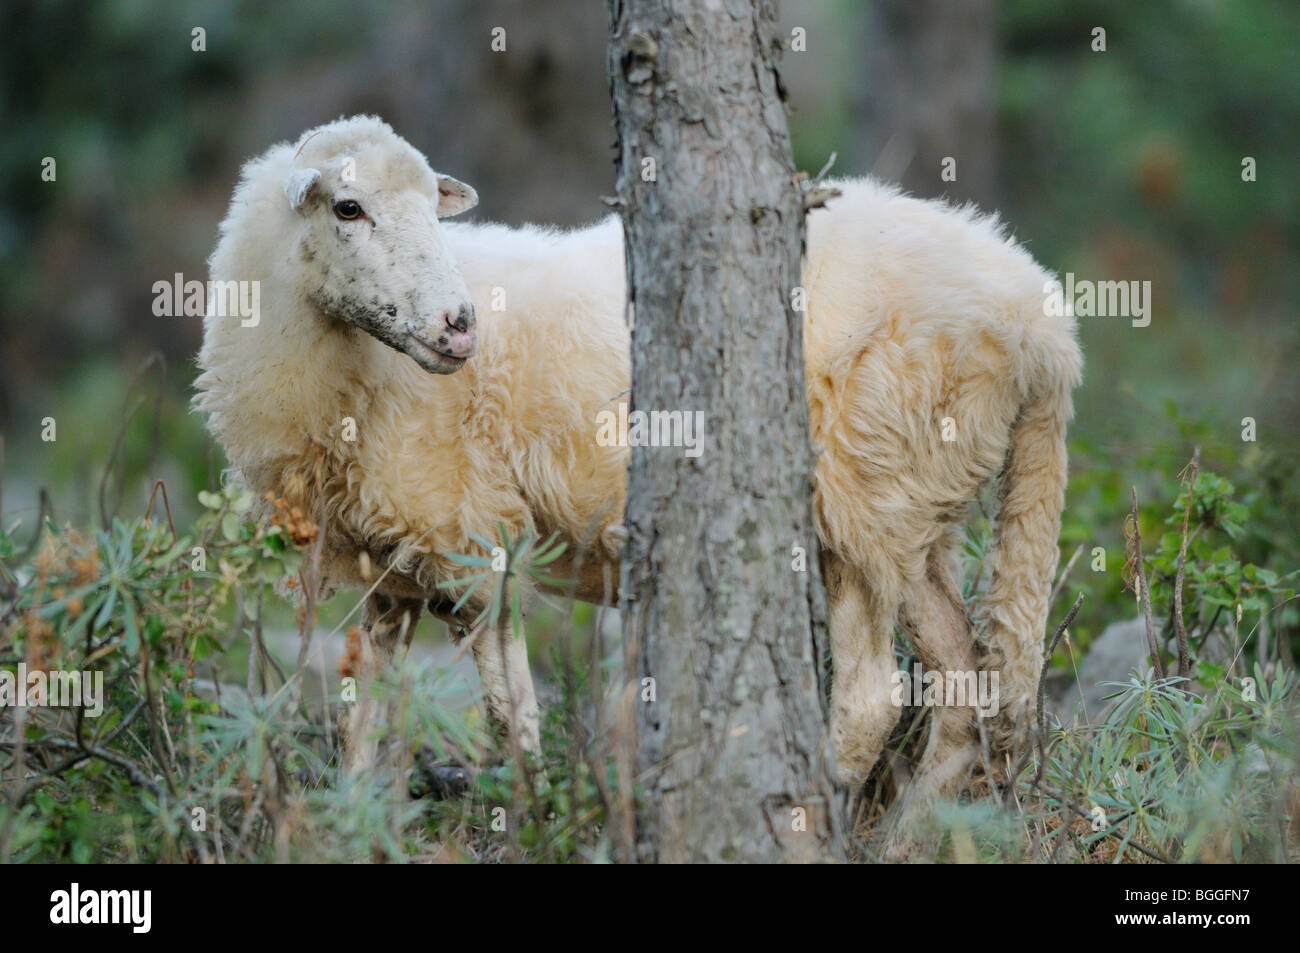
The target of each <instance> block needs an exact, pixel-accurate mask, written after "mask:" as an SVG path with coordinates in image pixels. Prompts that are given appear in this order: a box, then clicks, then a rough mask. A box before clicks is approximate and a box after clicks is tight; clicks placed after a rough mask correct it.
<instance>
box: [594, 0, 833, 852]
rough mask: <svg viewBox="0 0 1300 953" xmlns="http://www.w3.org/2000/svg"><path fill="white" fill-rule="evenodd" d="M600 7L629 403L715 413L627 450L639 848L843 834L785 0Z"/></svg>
mask: <svg viewBox="0 0 1300 953" xmlns="http://www.w3.org/2000/svg"><path fill="white" fill-rule="evenodd" d="M610 8H611V15H612V33H611V38H610V46H609V60H610V62H609V66H610V75H611V77H612V79H611V85H612V92H613V98H614V114H615V123H616V125H617V127H618V133H619V159H618V166H619V178H618V195H619V199H620V201H621V202H622V205H623V209H624V229H625V235H626V240H627V276H628V287H629V289H630V296H631V303H632V306H631V308H630V309H629V316H630V319H631V321H632V325H633V328H632V395H631V408H630V409H631V412H632V413H633V414H635V413H637V412H638V411H661V412H662V411H669V412H670V411H682V412H684V413H683V416H684V417H685V418H686V419H690V420H694V419H697V412H699V413H700V414H702V420H703V425H704V431H703V432H704V441H703V444H702V448H701V452H700V453H699V455H698V456H691V455H687V454H686V453H685V452H684V451H683V448H681V447H669V446H643V447H635V446H634V448H633V450H632V462H631V468H630V472H629V480H628V504H627V514H626V525H627V528H628V531H629V534H630V537H629V540H628V544H627V550H626V553H625V556H624V559H623V563H622V565H623V570H622V572H623V577H622V598H623V609H624V613H625V615H624V618H625V620H626V622H625V625H626V638H627V640H628V643H627V645H628V652H629V655H630V657H632V658H633V659H635V666H636V675H637V678H638V685H637V688H638V690H639V692H640V694H639V698H640V701H639V703H638V710H639V714H638V730H639V745H640V748H639V764H638V768H639V771H638V778H639V779H640V780H641V781H642V783H643V785H644V798H643V808H642V812H641V814H640V815H639V816H638V837H637V841H638V845H637V850H638V854H639V857H640V859H642V860H645V861H660V862H679V861H705V862H708V861H749V862H773V861H782V860H818V859H825V858H829V857H841V856H843V853H844V849H843V836H844V835H843V830H844V822H843V819H842V808H843V803H842V799H841V797H840V796H839V795H838V794H837V792H836V790H835V787H834V783H833V781H832V772H833V757H832V752H831V750H830V741H829V738H828V734H827V729H826V710H825V701H824V699H825V695H824V692H823V691H822V688H823V685H822V678H823V677H824V669H825V665H824V662H825V659H826V650H827V643H826V630H825V626H826V619H825V595H824V592H823V589H822V583H821V578H820V575H819V573H818V571H817V558H816V551H817V540H816V533H815V528H814V522H813V511H812V479H811V477H812V472H813V462H814V458H813V454H812V451H811V447H810V444H809V439H808V408H807V400H806V396H805V389H804V358H803V327H802V316H801V314H799V313H798V312H796V311H795V310H794V309H793V307H792V291H793V289H794V287H795V286H796V285H797V284H798V282H799V274H800V263H801V256H802V251H803V234H804V232H803V216H804V212H803V205H802V199H801V195H800V192H799V190H798V187H797V186H796V184H795V183H794V181H793V179H792V176H793V173H794V166H793V159H792V158H791V151H790V139H789V134H788V131H787V128H786V116H785V109H784V106H783V105H782V102H781V99H780V96H779V92H778V91H779V81H778V78H777V72H776V62H775V58H776V55H777V53H778V49H779V48H778V43H779V40H778V37H777V33H776V17H775V14H776V10H775V4H774V3H772V2H768V0H756V2H755V0H726V2H719V3H716V4H712V5H705V4H699V3H690V2H672V0H610ZM634 419H635V418H634ZM629 443H635V440H631V439H630V440H629ZM800 552H803V553H806V556H804V557H802V558H801V557H800V556H799V553H800ZM796 564H798V565H800V566H801V567H802V569H801V570H800V569H795V568H794V567H795V565H796Z"/></svg>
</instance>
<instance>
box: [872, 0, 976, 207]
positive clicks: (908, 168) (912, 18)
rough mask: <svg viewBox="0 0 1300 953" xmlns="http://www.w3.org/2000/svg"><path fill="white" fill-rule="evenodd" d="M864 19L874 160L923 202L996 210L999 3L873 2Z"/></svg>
mask: <svg viewBox="0 0 1300 953" xmlns="http://www.w3.org/2000/svg"><path fill="white" fill-rule="evenodd" d="M859 16H860V18H861V21H862V23H863V27H864V29H863V37H862V43H861V47H862V50H863V56H862V67H863V68H862V82H861V83H860V84H858V113H859V116H860V122H859V128H860V129H861V136H860V141H859V144H858V145H859V151H860V152H861V154H862V155H863V156H864V157H865V162H866V163H868V164H870V165H871V166H872V168H873V172H874V173H875V174H876V175H877V176H879V177H880V178H883V179H888V180H890V181H894V182H897V183H898V184H899V185H901V186H902V187H903V188H904V189H906V190H907V191H908V192H911V193H913V194H914V195H922V196H927V197H934V196H940V195H946V196H947V197H948V198H949V199H952V200H953V201H956V202H965V201H973V202H979V203H981V204H983V205H985V206H988V205H992V204H996V202H995V200H996V194H995V192H996V187H997V171H998V169H997V167H998V161H997V130H996V125H997V119H996V114H995V110H994V88H993V87H994V75H995V72H996V65H997V44H996V31H997V7H996V5H995V4H994V2H993V0H962V2H961V3H956V4H954V3H952V2H951V0H874V2H873V3H870V4H865V5H864V6H863V8H862V11H861V13H860V14H859ZM945 160H951V162H950V163H948V162H946V161H945ZM945 173H946V174H945Z"/></svg>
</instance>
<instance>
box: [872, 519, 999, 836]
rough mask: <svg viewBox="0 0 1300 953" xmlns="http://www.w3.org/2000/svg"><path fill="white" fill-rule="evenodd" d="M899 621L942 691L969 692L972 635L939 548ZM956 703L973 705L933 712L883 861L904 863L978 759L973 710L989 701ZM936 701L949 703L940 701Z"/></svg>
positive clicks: (949, 706) (973, 654)
mask: <svg viewBox="0 0 1300 953" xmlns="http://www.w3.org/2000/svg"><path fill="white" fill-rule="evenodd" d="M901 619H902V624H903V626H904V628H905V629H906V630H907V632H908V634H909V635H910V636H911V640H912V646H913V648H915V650H916V653H917V655H918V656H919V658H920V660H921V663H922V665H924V666H925V668H926V669H927V670H931V671H937V672H939V673H941V674H942V675H943V676H944V684H945V685H948V684H953V685H956V684H957V679H961V681H962V685H963V688H968V687H969V680H968V679H967V677H966V675H967V673H975V671H976V667H977V664H978V663H977V651H976V644H975V630H974V626H973V625H972V624H971V619H970V615H969V614H968V613H967V611H966V605H965V603H964V602H963V601H962V598H961V592H960V590H959V589H958V588H957V585H956V583H955V582H954V581H953V578H952V574H951V572H950V570H949V568H948V565H947V563H946V560H945V556H944V550H943V547H942V544H940V545H937V546H935V548H934V549H932V550H931V552H930V557H929V560H928V561H927V564H926V576H925V579H924V580H923V581H922V582H921V583H919V584H918V585H917V586H916V588H915V589H914V590H913V592H912V594H911V595H910V596H909V597H908V599H907V602H906V604H905V605H904V606H903V610H902V613H901ZM949 673H952V676H953V677H952V678H950V677H949ZM977 684H978V682H977ZM967 694H968V695H969V693H967ZM956 700H965V701H970V702H971V703H972V704H971V705H963V706H960V707H958V706H956V705H952V704H939V705H937V706H936V707H935V708H934V709H933V710H932V717H931V720H930V737H929V741H928V742H927V743H926V746H925V751H924V752H923V753H922V755H921V761H920V764H919V765H918V766H917V769H916V772H915V773H914V774H913V775H912V779H911V781H910V783H909V784H908V786H907V788H906V790H905V791H904V792H903V796H902V800H901V803H900V805H899V808H898V818H897V825H896V827H895V830H894V833H893V834H892V835H891V837H890V839H889V843H888V844H887V847H886V857H887V859H890V860H904V859H907V857H908V856H909V855H910V853H911V849H912V842H911V840H910V833H909V832H911V831H914V830H915V828H916V824H917V821H918V820H919V819H920V817H921V816H922V815H923V814H924V813H925V812H926V811H927V810H928V809H929V807H930V806H931V804H932V803H933V801H934V799H935V798H938V797H952V796H954V795H956V794H957V793H958V792H959V791H960V790H961V788H962V786H963V785H964V784H965V782H966V780H967V778H968V777H969V774H970V769H971V766H972V765H973V764H974V763H975V760H976V759H977V758H978V756H979V742H978V734H977V729H976V724H977V722H976V719H977V718H978V712H977V709H976V707H975V706H976V705H977V704H981V703H986V702H988V701H989V700H987V699H979V698H978V696H977V697H976V698H970V697H967V698H965V699H956ZM940 701H941V702H952V701H954V699H953V698H947V697H944V698H942V699H940Z"/></svg>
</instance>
